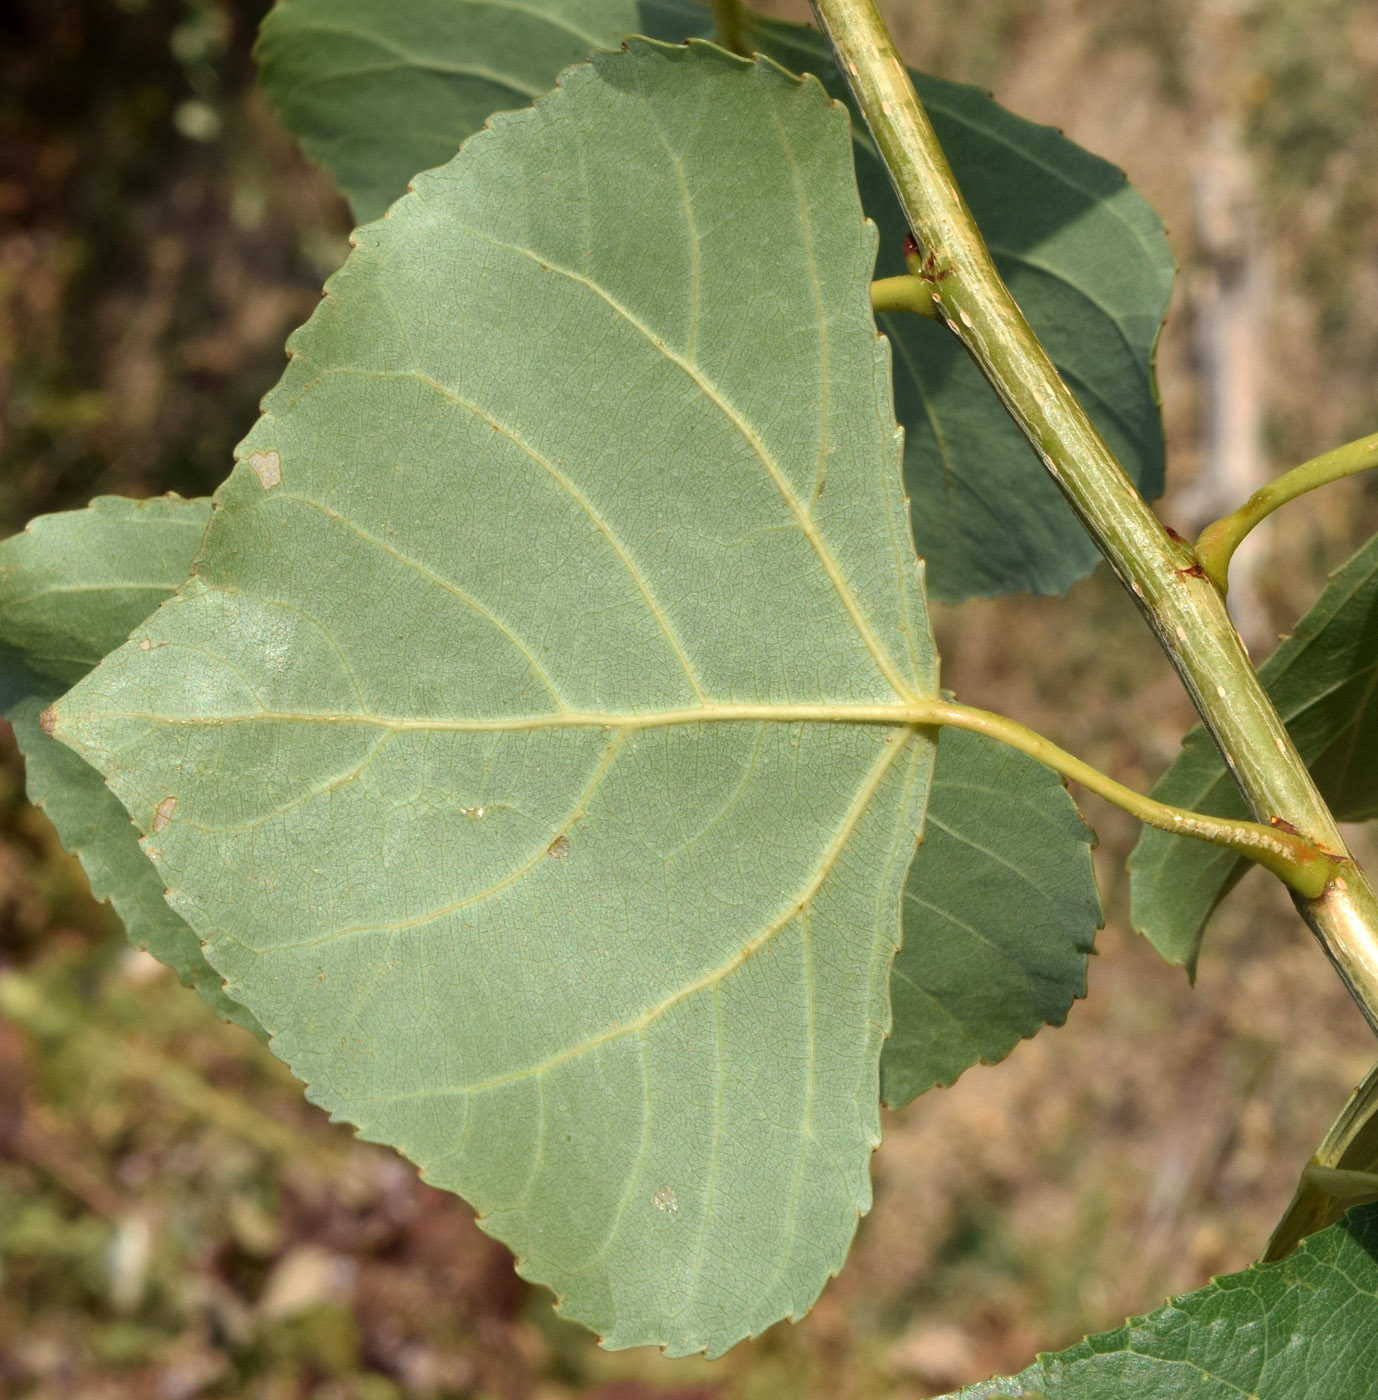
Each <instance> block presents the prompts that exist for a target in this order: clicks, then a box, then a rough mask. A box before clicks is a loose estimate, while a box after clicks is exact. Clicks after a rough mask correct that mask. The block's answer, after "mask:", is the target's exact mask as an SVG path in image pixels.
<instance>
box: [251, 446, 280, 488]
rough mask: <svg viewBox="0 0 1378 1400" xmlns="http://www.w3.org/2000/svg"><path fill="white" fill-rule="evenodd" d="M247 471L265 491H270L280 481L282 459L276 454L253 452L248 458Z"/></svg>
mask: <svg viewBox="0 0 1378 1400" xmlns="http://www.w3.org/2000/svg"><path fill="white" fill-rule="evenodd" d="M249 470H250V471H252V472H253V474H254V475H255V476H256V477H257V478H258V480H259V484H260V485H261V486H262V487H263V489H264V490H265V491H268V490H271V489H272V487H274V486H276V485H277V484H278V483H279V482H280V481H281V480H282V458H281V457H280V456H279V455H278V454H277V453H276V452H255V453H254V455H253V456H252V457H250V458H249Z"/></svg>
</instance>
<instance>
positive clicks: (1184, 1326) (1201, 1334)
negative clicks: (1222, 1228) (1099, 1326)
mask: <svg viewBox="0 0 1378 1400" xmlns="http://www.w3.org/2000/svg"><path fill="white" fill-rule="evenodd" d="M1375 1376H1378V1207H1375V1206H1362V1207H1359V1208H1358V1209H1356V1210H1352V1211H1350V1213H1349V1214H1348V1215H1347V1216H1346V1217H1345V1219H1344V1220H1343V1221H1342V1222H1341V1223H1340V1224H1338V1225H1332V1226H1331V1227H1330V1228H1329V1229H1328V1230H1325V1231H1323V1232H1322V1233H1321V1234H1319V1235H1313V1236H1312V1237H1311V1238H1310V1239H1309V1240H1306V1241H1305V1242H1304V1243H1303V1244H1302V1245H1301V1247H1300V1248H1299V1249H1298V1250H1297V1251H1296V1252H1295V1253H1294V1254H1291V1255H1289V1256H1288V1257H1287V1258H1286V1259H1284V1260H1282V1261H1281V1262H1279V1263H1276V1264H1256V1265H1254V1266H1253V1267H1252V1268H1250V1269H1246V1270H1244V1272H1243V1273H1238V1274H1227V1275H1225V1276H1224V1277H1223V1278H1218V1279H1216V1280H1215V1282H1213V1283H1211V1284H1209V1285H1208V1286H1207V1287H1205V1288H1202V1289H1200V1290H1198V1291H1197V1292H1195V1293H1188V1294H1186V1295H1185V1296H1184V1297H1181V1298H1177V1299H1175V1300H1174V1301H1172V1302H1171V1303H1169V1304H1168V1305H1167V1306H1166V1307H1165V1308H1161V1309H1160V1310H1159V1311H1158V1312H1155V1313H1150V1314H1149V1315H1148V1316H1147V1317H1140V1318H1135V1319H1134V1321H1132V1322H1130V1323H1128V1324H1127V1325H1126V1326H1124V1327H1120V1328H1117V1329H1116V1330H1115V1331H1113V1332H1102V1333H1101V1334H1100V1335H1099V1336H1095V1337H1087V1338H1086V1340H1085V1341H1082V1342H1078V1343H1077V1344H1076V1346H1074V1347H1069V1348H1068V1349H1067V1350H1066V1351H1062V1352H1058V1353H1057V1354H1056V1355H1055V1356H1043V1357H1040V1358H1039V1360H1038V1361H1037V1362H1036V1363H1035V1364H1034V1365H1032V1366H1030V1367H1029V1369H1028V1370H1027V1371H1021V1372H1020V1374H1019V1375H1017V1376H1014V1377H1011V1378H1008V1379H999V1380H990V1381H983V1382H981V1383H980V1384H979V1385H972V1386H967V1387H966V1389H964V1390H962V1391H960V1392H959V1395H960V1397H961V1400H993V1397H996V1396H1009V1397H1023V1400H1035V1397H1038V1400H1130V1397H1132V1400H1240V1397H1242V1396H1248V1397H1251V1400H1320V1397H1321V1396H1326V1397H1334V1400H1341V1397H1345V1398H1346V1400H1348V1397H1353V1400H1364V1397H1367V1396H1371V1395H1372V1394H1373V1389H1374V1377H1375ZM949 1400H953V1397H949Z"/></svg>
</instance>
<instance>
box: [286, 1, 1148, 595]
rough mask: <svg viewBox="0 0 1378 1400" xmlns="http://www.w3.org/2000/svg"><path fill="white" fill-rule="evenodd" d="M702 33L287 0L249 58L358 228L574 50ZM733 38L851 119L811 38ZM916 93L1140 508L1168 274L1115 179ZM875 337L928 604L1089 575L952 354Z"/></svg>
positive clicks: (604, 9) (975, 105)
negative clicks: (902, 446)
mask: <svg viewBox="0 0 1378 1400" xmlns="http://www.w3.org/2000/svg"><path fill="white" fill-rule="evenodd" d="M710 29H711V18H710V16H709V13H708V11H707V9H706V7H704V6H703V5H698V4H693V3H690V0H642V2H641V3H639V4H637V3H633V0H547V3H545V4H542V5H540V6H534V5H530V6H527V5H510V4H508V3H507V2H506V0H503V3H501V4H499V3H493V2H491V0H490V2H488V3H485V0H398V2H397V3H393V4H389V5H386V6H380V5H378V4H376V3H375V0H285V3H281V4H279V5H278V7H277V8H276V9H275V10H274V11H273V12H272V14H271V15H270V16H269V18H268V20H267V22H266V23H265V25H264V29H263V36H262V39H261V42H260V45H259V57H260V61H261V63H262V71H263V81H264V84H265V86H266V87H267V89H268V92H269V94H270V95H271V96H272V98H273V100H274V101H275V102H276V104H277V106H278V108H279V110H280V111H281V112H282V114H283V118H284V120H285V121H286V123H287V125H288V126H289V127H291V128H292V130H293V131H295V132H297V133H298V134H299V135H300V136H301V138H302V141H303V144H304V145H305V146H306V148H307V150H308V151H310V152H311V153H312V154H313V155H315V156H316V157H317V158H318V159H320V160H322V161H323V162H324V163H325V164H326V165H328V166H329V167H330V169H331V170H332V171H333V172H334V174H335V176H336V179H337V180H338V181H339V183H340V185H341V186H342V188H344V189H345V190H346V192H347V193H349V195H350V197H351V199H352V200H353V201H354V207H355V212H356V213H357V214H358V216H359V217H360V218H363V219H367V218H373V217H375V216H377V215H378V214H380V213H381V212H382V211H383V209H384V208H386V207H387V205H388V203H389V202H390V201H391V200H392V199H393V198H395V197H396V196H398V195H400V194H401V193H402V191H403V189H404V188H405V187H406V182H407V179H408V178H409V177H410V176H411V174H412V173H413V172H414V171H417V170H421V169H424V168H426V167H427V166H430V165H435V164H438V163H439V162H440V161H442V160H446V159H448V158H449V156H450V155H451V154H452V152H453V151H454V149H455V147H456V146H457V145H458V143H459V142H460V141H461V140H462V139H463V138H464V137H465V136H467V135H468V134H469V133H470V132H471V131H473V130H475V129H476V128H477V127H478V126H479V124H480V122H481V121H482V120H483V119H484V117H486V116H487V115H488V114H489V112H491V111H492V110H493V109H494V108H495V107H502V106H514V105H521V104H522V103H523V102H525V101H526V100H527V98H528V97H530V96H533V95H534V94H535V93H537V92H540V91H543V90H544V89H546V88H548V87H549V86H551V84H553V82H554V81H555V78H556V75H557V74H558V73H559V71H560V69H561V68H563V67H564V66H565V65H566V64H569V63H572V62H574V61H575V60H577V59H579V58H582V57H583V55H584V53H585V52H587V51H588V50H589V49H590V48H596V47H599V46H601V47H604V48H615V47H616V46H617V45H618V44H619V43H621V41H622V40H623V39H624V38H625V37H626V36H627V34H628V33H631V32H633V31H635V30H641V31H643V32H645V33H647V34H650V35H651V36H652V37H654V38H660V39H670V40H673V39H681V38H686V37H688V36H691V35H703V34H706V33H708V32H709V30H710ZM750 33H751V42H752V43H753V44H754V45H755V46H756V47H758V48H759V49H760V50H761V52H763V53H766V54H769V55H770V56H771V57H772V58H775V59H776V60H778V61H779V62H780V63H782V64H783V65H784V66H785V67H787V68H789V69H791V70H792V71H795V72H803V71H808V72H811V73H816V74H817V75H818V76H819V77H820V78H821V79H822V81H823V83H824V85H825V86H826V87H827V88H828V90H829V91H830V92H831V93H833V95H834V96H836V97H838V98H840V99H842V100H844V101H847V102H849V103H850V101H851V98H850V93H849V92H848V89H847V85H846V83H845V82H844V81H843V79H842V77H841V75H840V74H839V73H838V71H837V68H836V66H835V64H834V62H833V59H832V55H831V53H830V52H829V50H828V48H827V45H826V43H825V42H824V40H823V38H822V36H821V35H820V34H818V33H817V31H815V30H813V29H809V28H806V27H804V26H801V25H794V24H786V23H782V22H779V21H774V20H764V19H760V18H755V17H753V18H752V20H751V27H750ZM499 74H500V75H502V77H501V80H500V81H499V80H498V79H497V78H496V76H495V75H499ZM916 81H917V82H918V84H919V90H920V92H921V94H922V96H923V99H924V102H925V104H926V105H927V106H928V109H929V111H930V113H931V115H932V118H933V122H934V125H935V126H936V128H937V130H938V135H939V137H940V138H941V139H942V142H943V146H944V148H945V150H946V151H947V153H948V156H949V158H950V160H951V162H952V167H953V169H954V171H955V172H956V175H957V178H958V180H959V181H960V183H961V186H962V189H963V192H964V193H965V195H966V196H967V199H968V201H969V202H970V204H971V206H972V208H973V210H974V211H975V213H976V216H977V218H978V220H979V222H980V224H981V228H982V231H983V232H984V234H985V237H986V241H987V243H988V244H989V245H990V248H991V251H992V253H993V254H994V256H995V260H996V262H997V264H998V265H999V267H1000V270H1001V272H1002V273H1003V275H1004V276H1005V278H1006V280H1007V281H1008V282H1009V284H1010V287H1011V289H1012V290H1013V292H1014V294H1015V296H1016V298H1017V299H1018V301H1019V303H1020V305H1021V306H1022V307H1023V309H1024V311H1025V313H1026V314H1027V315H1028V317H1029V319H1030V320H1031V321H1032V323H1033V325H1034V329H1035V330H1037V331H1038V333H1039V335H1040V336H1042V338H1043V341H1044V344H1045V345H1047V347H1048V349H1049V350H1050V352H1051V353H1052V355H1053V358H1054V359H1055V360H1056V362H1057V365H1058V368H1059V370H1060V371H1061V372H1062V374H1063V376H1064V378H1065V379H1066V380H1067V381H1068V383H1069V384H1070V385H1071V386H1072V388H1073V389H1074V390H1075V391H1076V392H1077V394H1078V395H1079V396H1080V397H1081V399H1082V401H1083V402H1084V403H1085V404H1086V406H1087V408H1088V410H1089V411H1090V413H1091V416H1092V417H1093V419H1094V420H1095V422H1096V424H1097V426H1098V427H1099V428H1100V430H1101V431H1102V433H1104V435H1105V437H1106V439H1107V440H1108V441H1109V443H1110V445H1111V447H1113V448H1114V450H1115V451H1116V452H1117V453H1118V455H1119V457H1120V460H1121V461H1122V462H1123V463H1124V464H1125V466H1126V468H1127V469H1128V471H1129V473H1130V475H1131V476H1132V477H1133V478H1134V480H1135V481H1136V482H1137V483H1138V486H1139V489H1140V490H1141V491H1142V492H1143V493H1144V494H1145V495H1146V496H1148V497H1150V498H1152V497H1155V496H1157V495H1158V494H1159V493H1160V492H1161V490H1162V486H1163V437H1162V427H1161V422H1160V418H1159V413H1158V402H1157V393H1156V389H1155V385H1154V379H1153V349H1154V344H1155V342H1156V339H1157V334H1158V328H1159V326H1160V325H1161V323H1162V319H1163V316H1164V315H1165V313H1166V310H1167V302H1168V297H1169V295H1170V293H1171V289H1172V276H1173V261H1172V255H1171V252H1170V250H1169V248H1168V245H1167V241H1166V238H1165V237H1164V234H1163V228H1162V224H1161V222H1160V220H1159V219H1158V217H1157V216H1156V215H1155V214H1154V213H1153V211H1152V210H1151V209H1150V208H1149V207H1148V205H1147V204H1145V203H1144V201H1143V200H1142V199H1140V198H1139V196H1138V195H1137V194H1136V193H1135V192H1134V191H1133V190H1132V189H1131V188H1130V187H1129V185H1128V183H1127V182H1126V181H1125V178H1124V176H1123V175H1122V174H1121V173H1120V172H1119V171H1118V170H1116V169H1114V168H1113V167H1112V166H1110V165H1108V164H1107V163H1106V162H1105V161H1102V160H1100V159H1098V158H1097V157H1095V156H1093V155H1090V154H1089V153H1088V152H1086V151H1084V150H1082V149H1081V148H1080V147H1078V146H1076V145H1074V144H1073V143H1072V142H1070V141H1067V140H1065V139H1064V138H1063V137H1062V136H1061V135H1060V134H1059V133H1057V132H1056V131H1054V130H1052V129H1051V128H1049V127H1042V126H1035V125H1033V124H1032V123H1030V122H1027V121H1023V120H1022V119H1020V118H1019V117H1016V116H1013V115H1011V114H1010V113H1009V112H1007V111H1005V110H1004V109H1003V108H1001V107H999V106H998V105H997V104H996V103H995V102H993V101H992V100H991V99H990V97H989V96H988V95H987V94H986V93H984V92H981V91H979V90H978V89H976V88H970V87H959V86H956V85H954V84H952V83H945V82H942V81H940V80H939V79H936V78H927V77H923V76H919V75H916ZM854 127H855V131H856V140H857V174H858V179H859V182H860V186H861V198H862V205H863V207H864V208H865V209H866V211H867V213H868V214H869V215H870V216H871V218H873V219H874V220H875V221H876V222H877V224H878V225H879V226H880V230H881V258H880V267H879V272H880V274H881V275H890V274H894V273H900V272H903V271H904V264H903V245H904V234H905V224H904V219H903V216H902V214H901V212H900V209H899V205H898V204H897V203H896V200H895V197H894V195H893V193H892V191H891V188H890V183H889V179H888V177H887V175H886V173H885V169H884V166H883V165H882V164H881V162H880V160H879V159H878V158H877V157H876V155H875V152H874V149H873V147H872V145H871V143H870V141H869V139H868V138H867V136H866V132H865V128H864V126H863V125H862V124H861V122H860V119H859V118H856V119H855V120H854ZM881 320H882V328H883V329H884V331H885V333H886V334H887V335H888V336H890V338H891V339H892V341H893V342H894V345H895V393H896V407H897V411H898V413H899V418H900V422H901V423H903V424H904V425H905V429H906V432H907V435H908V437H907V447H906V451H905V477H906V481H907V484H908V489H909V494H910V496H911V498H912V499H913V503H914V531H915V536H916V539H917V542H918V547H919V551H920V553H922V554H923V555H924V556H925V557H926V558H927V560H928V562H929V585H930V587H931V588H933V589H935V590H936V592H937V593H938V595H939V596H941V597H943V598H945V599H951V600H956V599H959V598H964V597H970V596H973V595H980V596H985V595H990V594H995V593H1007V592H1014V591H1017V590H1021V589H1024V590H1029V591H1032V592H1035V593H1057V592H1061V591H1063V590H1065V589H1066V588H1067V587H1068V586H1069V585H1070V584H1072V583H1073V582H1075V581H1076V580H1077V579H1078V578H1080V577H1082V576H1083V575H1085V574H1087V573H1089V572H1090V571H1091V569H1092V568H1094V567H1095V564H1096V562H1097V559H1098V555H1097V553H1096V549H1095V546H1094V545H1093V544H1092V543H1091V542H1090V540H1089V539H1088V538H1087V536H1086V534H1085V531H1084V530H1083V529H1082V528H1081V526H1080V525H1079V524H1078V523H1077V521H1076V520H1075V518H1074V517H1073V515H1072V513H1071V511H1070V510H1069V509H1068V507H1067V505H1066V504H1065V502H1064V501H1063V499H1062V497H1061V495H1060V493H1059V492H1058V490H1057V488H1056V487H1055V486H1054V484H1053V483H1052V481H1051V480H1050V479H1049V478H1048V476H1047V474H1046V472H1044V470H1043V468H1042V466H1041V465H1040V464H1039V462H1038V460H1037V458H1036V457H1035V456H1034V455H1033V453H1032V452H1031V451H1030V449H1029V447H1028V446H1027V444H1026V443H1025V442H1024V439H1023V438H1022V436H1021V435H1020V433H1019V430H1018V429H1017V428H1016V427H1015V426H1014V424H1013V423H1012V422H1011V420H1010V419H1009V418H1008V416H1007V415H1006V413H1005V411H1004V410H1003V409H1002V408H1001V407H1000V405H999V403H998V402H997V401H996V399H995V397H994V395H993V394H992V393H991V391H990V389H989V388H988V387H987V386H986V384H985V382H984V380H982V378H981V376H980V373H979V372H978V371H977V369H976V368H975V365H974V364H973V362H972V361H971V359H970V357H969V356H968V355H967V354H966V352H965V351H964V350H963V349H962V347H961V346H960V345H959V344H958V343H957V341H956V339H955V338H954V337H953V336H952V335H950V334H949V333H948V332H947V331H946V330H944V329H942V328H941V327H939V326H937V325H936V324H934V323H933V322H930V321H926V320H924V319H923V318H920V317H916V316H885V317H882V318H881Z"/></svg>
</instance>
